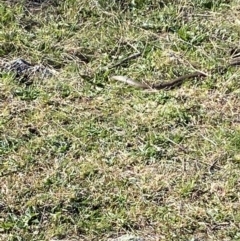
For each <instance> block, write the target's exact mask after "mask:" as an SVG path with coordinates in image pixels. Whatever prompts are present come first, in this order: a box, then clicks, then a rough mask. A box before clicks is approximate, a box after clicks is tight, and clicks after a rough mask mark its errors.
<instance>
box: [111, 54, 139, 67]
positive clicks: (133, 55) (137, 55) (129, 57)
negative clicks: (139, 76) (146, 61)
mask: <svg viewBox="0 0 240 241" xmlns="http://www.w3.org/2000/svg"><path fill="white" fill-rule="evenodd" d="M140 55H141V52H138V53H134V54H131V55H129V56H128V57H126V58H123V59H121V60H120V61H119V62H118V63H116V64H113V65H110V66H108V67H107V68H108V69H113V68H116V67H118V66H120V65H122V64H123V63H125V62H127V61H128V60H130V59H135V58H137V57H139V56H140Z"/></svg>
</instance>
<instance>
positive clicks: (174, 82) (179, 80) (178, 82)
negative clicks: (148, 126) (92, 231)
mask: <svg viewBox="0 0 240 241" xmlns="http://www.w3.org/2000/svg"><path fill="white" fill-rule="evenodd" d="M239 64H240V57H237V58H233V59H231V60H230V61H229V63H228V65H227V66H221V67H220V68H222V70H224V71H226V70H227V69H228V68H229V67H231V66H234V65H239ZM218 71H219V67H217V68H216V67H214V68H212V69H211V70H210V72H211V73H216V72H218ZM207 76H208V74H206V73H203V72H200V71H195V72H193V73H191V74H186V75H183V76H180V77H178V78H176V79H173V80H171V81H168V82H162V83H158V84H152V85H151V84H148V83H140V82H138V81H135V80H133V79H131V78H128V77H127V76H120V75H117V76H112V77H111V79H113V80H117V81H121V82H123V83H126V84H128V85H131V86H134V87H137V88H140V89H155V90H160V89H172V88H174V87H176V86H179V85H181V84H182V83H183V82H184V81H185V80H187V79H192V78H196V77H207Z"/></svg>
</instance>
